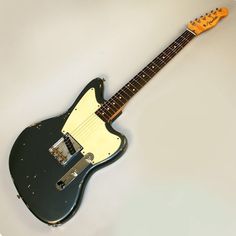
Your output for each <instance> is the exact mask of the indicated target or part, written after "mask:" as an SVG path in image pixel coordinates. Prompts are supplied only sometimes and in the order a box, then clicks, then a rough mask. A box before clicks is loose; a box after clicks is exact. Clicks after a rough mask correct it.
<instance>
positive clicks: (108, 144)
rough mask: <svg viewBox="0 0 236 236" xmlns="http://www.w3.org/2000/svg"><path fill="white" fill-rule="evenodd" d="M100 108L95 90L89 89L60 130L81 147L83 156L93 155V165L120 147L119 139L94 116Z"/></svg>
mask: <svg viewBox="0 0 236 236" xmlns="http://www.w3.org/2000/svg"><path fill="white" fill-rule="evenodd" d="M100 106H101V105H100V104H99V103H98V102H97V99H96V95H95V89H94V88H91V89H89V90H88V91H87V92H86V93H85V94H84V96H83V97H82V98H81V99H80V101H79V103H78V104H77V105H76V106H75V108H74V110H73V112H72V113H71V114H70V116H69V118H68V119H67V121H66V123H65V125H64V127H63V128H62V133H64V134H66V133H69V134H70V135H71V136H72V137H73V138H74V139H75V140H76V141H77V142H78V143H79V144H80V145H81V146H82V147H83V149H82V151H81V152H82V154H83V155H85V154H87V153H92V154H93V155H94V159H93V163H94V164H95V163H98V162H102V161H104V160H105V159H107V158H109V157H110V156H111V155H112V154H114V153H115V152H116V151H117V150H118V148H119V147H120V145H121V139H120V137H119V136H117V135H115V134H113V133H111V132H109V130H107V128H106V125H105V122H104V121H103V120H102V119H101V118H99V117H98V116H97V115H96V114H95V111H96V110H97V109H98V108H99V107H100Z"/></svg>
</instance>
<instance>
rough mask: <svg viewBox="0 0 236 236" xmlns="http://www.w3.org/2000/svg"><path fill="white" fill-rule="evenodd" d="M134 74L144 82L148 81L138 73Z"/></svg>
mask: <svg viewBox="0 0 236 236" xmlns="http://www.w3.org/2000/svg"><path fill="white" fill-rule="evenodd" d="M136 76H138V77H139V78H141V79H142V80H143V81H145V83H147V82H148V81H146V80H145V79H144V77H142V76H140V75H139V74H137V75H136Z"/></svg>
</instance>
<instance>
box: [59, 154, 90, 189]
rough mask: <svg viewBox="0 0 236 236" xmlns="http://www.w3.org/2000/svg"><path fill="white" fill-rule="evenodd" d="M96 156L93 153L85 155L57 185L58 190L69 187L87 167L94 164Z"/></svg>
mask: <svg viewBox="0 0 236 236" xmlns="http://www.w3.org/2000/svg"><path fill="white" fill-rule="evenodd" d="M93 159H94V155H93V154H92V153H90V152H89V153H87V154H85V155H84V156H83V157H82V158H81V159H80V160H79V161H78V162H77V163H76V164H75V165H74V166H73V167H72V168H71V169H70V170H69V171H68V172H67V173H66V174H65V175H64V176H63V177H62V178H61V179H60V180H59V181H58V182H57V183H56V188H57V189H58V190H60V191H61V190H63V189H64V188H65V187H66V186H68V185H69V184H70V183H71V182H72V181H73V180H74V179H75V178H76V177H77V176H78V175H79V174H81V172H82V171H83V170H85V168H86V167H88V166H89V165H91V164H93Z"/></svg>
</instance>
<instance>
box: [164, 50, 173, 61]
mask: <svg viewBox="0 0 236 236" xmlns="http://www.w3.org/2000/svg"><path fill="white" fill-rule="evenodd" d="M166 50H167V48H166V49H165V50H164V51H163V54H165V55H166V56H167V57H168V58H170V59H172V57H170V56H172V55H170V54H167V53H165V51H166Z"/></svg>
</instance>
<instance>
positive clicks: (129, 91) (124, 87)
mask: <svg viewBox="0 0 236 236" xmlns="http://www.w3.org/2000/svg"><path fill="white" fill-rule="evenodd" d="M125 89H126V90H127V92H128V94H129V93H131V97H133V95H134V93H133V91H132V90H130V89H129V88H127V86H123V90H124V91H125Z"/></svg>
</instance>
